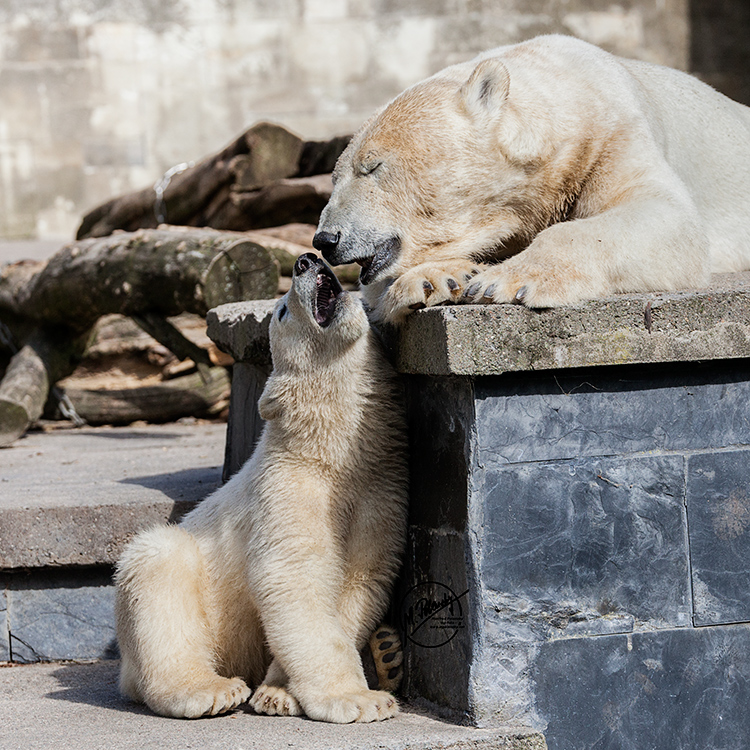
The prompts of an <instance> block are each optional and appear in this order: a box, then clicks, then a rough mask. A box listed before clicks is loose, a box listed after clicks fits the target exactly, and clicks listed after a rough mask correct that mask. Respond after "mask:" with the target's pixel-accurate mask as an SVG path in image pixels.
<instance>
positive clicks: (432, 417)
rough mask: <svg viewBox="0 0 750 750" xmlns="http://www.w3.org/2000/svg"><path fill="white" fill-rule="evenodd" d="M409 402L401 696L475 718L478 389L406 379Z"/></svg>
mask: <svg viewBox="0 0 750 750" xmlns="http://www.w3.org/2000/svg"><path fill="white" fill-rule="evenodd" d="M407 405H408V414H409V419H410V424H409V441H410V456H411V487H410V504H409V507H410V518H409V536H408V542H407V550H406V556H405V560H406V562H405V565H404V571H403V575H402V579H401V581H400V582H399V585H398V586H397V590H396V597H395V599H396V601H395V605H396V610H397V612H396V613H395V616H396V618H397V621H398V622H399V624H400V627H401V632H402V635H403V640H404V655H405V665H406V666H405V670H404V675H405V680H404V684H403V686H402V692H403V693H404V694H405V695H406V696H408V697H410V698H422V699H426V700H428V701H429V702H430V703H432V704H434V705H435V706H439V707H442V708H443V709H444V710H445V711H446V714H447V715H448V716H450V717H452V718H457V717H459V718H460V717H463V716H465V715H467V714H469V713H470V701H469V683H470V679H471V676H470V669H471V665H472V662H473V644H474V642H475V636H474V628H475V627H476V621H475V617H474V613H473V609H472V608H473V607H474V606H475V605H476V603H477V598H476V596H475V593H473V592H472V593H471V594H470V593H469V590H470V588H472V589H474V590H475V589H476V586H475V584H474V573H473V564H472V561H471V554H470V550H469V543H468V537H467V527H468V526H467V525H468V484H469V480H470V469H471V458H470V446H471V431H472V430H473V423H474V400H473V389H472V386H471V383H470V381H469V380H468V379H460V378H427V377H413V378H408V379H407ZM446 405H449V408H446Z"/></svg>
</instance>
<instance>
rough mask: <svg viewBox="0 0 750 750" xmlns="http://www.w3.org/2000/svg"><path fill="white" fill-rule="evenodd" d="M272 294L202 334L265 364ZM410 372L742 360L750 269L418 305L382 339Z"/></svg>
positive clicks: (217, 318) (219, 314)
mask: <svg viewBox="0 0 750 750" xmlns="http://www.w3.org/2000/svg"><path fill="white" fill-rule="evenodd" d="M274 304H275V303H274V301H273V300H263V301H256V302H237V303H233V304H229V305H222V306H220V307H217V308H215V309H214V310H211V311H210V312H209V315H208V324H209V327H208V334H209V336H210V337H211V338H212V339H213V340H214V341H215V342H216V344H217V345H218V346H219V348H221V349H222V350H224V351H226V352H229V353H230V354H232V356H233V357H234V358H235V359H236V360H237V361H238V362H250V363H253V364H258V365H264V366H265V365H267V364H268V363H269V355H268V323H269V321H270V318H271V311H272V310H273V307H274ZM389 338H391V339H392V340H393V342H394V344H395V346H394V349H395V360H396V367H397V369H398V370H399V372H402V373H405V374H411V375H471V376H481V375H500V374H502V373H505V372H520V371H536V370H550V369H566V368H574V367H594V366H603V365H624V364H646V363H659V362H693V361H702V360H713V359H736V358H742V357H750V273H741V274H717V275H716V276H715V277H714V279H713V281H712V285H711V286H710V287H707V288H705V289H690V290H683V291H679V292H669V293H656V292H651V293H648V294H622V295H617V296H614V297H611V298H608V299H601V300H592V301H590V302H586V303H583V304H581V305H577V306H574V307H565V308H554V309H548V310H529V309H527V308H524V307H521V306H518V305H453V306H440V307H432V308H427V309H424V310H418V311H416V312H415V313H414V314H413V315H411V316H409V318H408V319H407V321H406V323H405V325H404V326H403V327H402V328H401V329H400V330H399V331H398V332H394V333H393V335H392V336H391V337H389Z"/></svg>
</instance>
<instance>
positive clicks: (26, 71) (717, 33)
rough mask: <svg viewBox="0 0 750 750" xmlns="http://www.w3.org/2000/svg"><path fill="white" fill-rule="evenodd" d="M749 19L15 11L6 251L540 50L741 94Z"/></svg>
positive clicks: (7, 45)
mask: <svg viewBox="0 0 750 750" xmlns="http://www.w3.org/2000/svg"><path fill="white" fill-rule="evenodd" d="M746 6H747V3H746V0H658V2H652V0H617V1H615V2H613V1H612V0H161V1H160V2H155V1H154V0H65V1H64V2H59V1H58V0H0V238H6V239H7V238H20V237H36V238H42V239H47V238H54V239H58V238H62V239H68V238H69V237H70V236H71V235H72V234H73V231H74V230H75V228H76V226H77V224H78V222H79V220H80V216H81V214H82V213H83V212H84V211H86V210H88V209H89V208H91V207H92V206H94V205H96V204H98V203H99V202H101V201H103V200H106V199H107V198H109V197H110V196H112V195H115V194H118V193H122V192H125V191H129V190H132V189H139V188H141V187H144V186H146V185H149V184H152V183H153V182H154V181H155V180H156V179H158V177H159V176H160V175H162V174H163V173H164V172H165V171H166V170H167V169H168V168H169V167H171V166H173V165H175V164H179V163H182V162H186V161H190V160H191V159H197V158H200V157H201V156H202V155H204V154H206V153H209V152H211V151H214V150H216V149H218V148H220V147H221V146H222V145H223V144H224V143H225V142H227V141H228V140H229V139H230V138H231V137H233V136H234V135H235V134H237V133H239V132H240V131H241V130H242V129H243V128H245V127H246V126H248V125H250V124H252V123H253V122H255V121H257V120H259V119H270V120H273V121H276V122H280V123H282V124H284V125H287V126H288V127H290V128H292V129H293V130H296V131H297V132H299V133H300V134H302V135H304V136H306V137H310V138H315V137H328V136H331V135H333V134H337V133H343V132H349V131H352V130H354V129H355V128H356V127H357V126H358V125H359V124H360V123H361V122H362V121H363V120H364V119H365V118H366V117H367V115H368V114H369V113H371V112H372V111H373V110H374V109H375V108H376V107H378V106H380V105H382V104H383V103H385V102H386V101H387V100H388V99H390V98H391V97H392V96H394V95H395V94H397V93H398V92H399V91H401V90H402V89H403V88H405V87H406V86H408V85H410V84H411V83H413V82H415V81H417V80H419V79H421V78H423V77H425V76H427V75H429V74H431V73H432V72H434V71H435V70H438V69H440V68H441V67H443V66H445V65H447V64H450V63H454V62H458V61H461V60H465V59H468V58H470V57H472V56H473V55H475V54H476V53H477V52H478V51H480V50H482V49H486V48H488V47H492V46H495V45H498V44H505V43H511V42H516V41H520V40H522V39H526V38H529V37H531V36H534V35H536V34H540V33H549V32H562V33H566V34H573V35H576V36H579V37H582V38H584V39H587V40H589V41H591V42H594V43H596V44H599V45H601V46H603V47H605V48H606V49H609V50H611V51H613V52H616V53H619V54H622V55H626V56H630V57H637V58H641V59H644V60H651V61H654V62H658V63H663V64H666V65H672V66H675V67H678V68H683V69H687V68H690V67H691V58H695V59H696V60H698V61H699V63H700V71H702V72H704V73H705V74H706V75H707V76H709V77H711V78H712V80H713V81H714V82H716V83H719V84H722V83H726V84H727V85H728V86H730V88H732V90H733V91H734V92H738V91H739V92H741V90H742V85H741V81H742V80H745V81H746V80H747V78H746V76H745V78H744V79H743V74H746V73H747V66H745V70H744V71H742V70H738V69H737V65H738V61H739V63H740V64H742V63H743V61H744V62H745V63H746V62H747V45H748V43H747V41H746V40H747V39H748V38H750V34H748V33H747V32H748V29H749V28H750V18H748V13H747V11H746ZM743 24H744V27H743ZM727 27H728V28H729V31H731V33H729V31H727ZM692 29H699V30H701V31H700V33H701V35H702V36H701V38H700V39H698V38H695V37H694V36H692V31H691V30H692ZM704 38H705V40H707V42H706V44H705V45H704V44H703V43H702V40H703V39H704ZM727 45H729V47H727ZM743 45H744V46H743ZM743 55H744V57H743ZM730 79H731V80H730Z"/></svg>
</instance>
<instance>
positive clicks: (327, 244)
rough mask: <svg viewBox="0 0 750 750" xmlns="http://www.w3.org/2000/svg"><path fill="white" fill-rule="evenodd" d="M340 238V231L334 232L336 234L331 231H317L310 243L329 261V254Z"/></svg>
mask: <svg viewBox="0 0 750 750" xmlns="http://www.w3.org/2000/svg"><path fill="white" fill-rule="evenodd" d="M340 239H341V233H340V232H336V234H333V232H317V233H316V235H315V236H314V237H313V241H312V244H313V247H314V248H315V249H316V250H320V252H321V253H323V257H324V258H325V259H326V260H327V261H329V262H330V258H329V256H330V254H331V253H332V252H333V251H334V250H335V249H336V246H337V245H338V244H339V240H340Z"/></svg>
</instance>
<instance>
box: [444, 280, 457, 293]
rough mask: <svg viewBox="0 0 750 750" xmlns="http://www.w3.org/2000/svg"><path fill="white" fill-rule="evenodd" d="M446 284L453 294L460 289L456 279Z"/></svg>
mask: <svg viewBox="0 0 750 750" xmlns="http://www.w3.org/2000/svg"><path fill="white" fill-rule="evenodd" d="M445 283H446V284H447V285H448V289H450V290H451V291H452V292H455V291H456V289H458V282H457V281H456V280H455V279H448V281H446V282H445Z"/></svg>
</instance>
